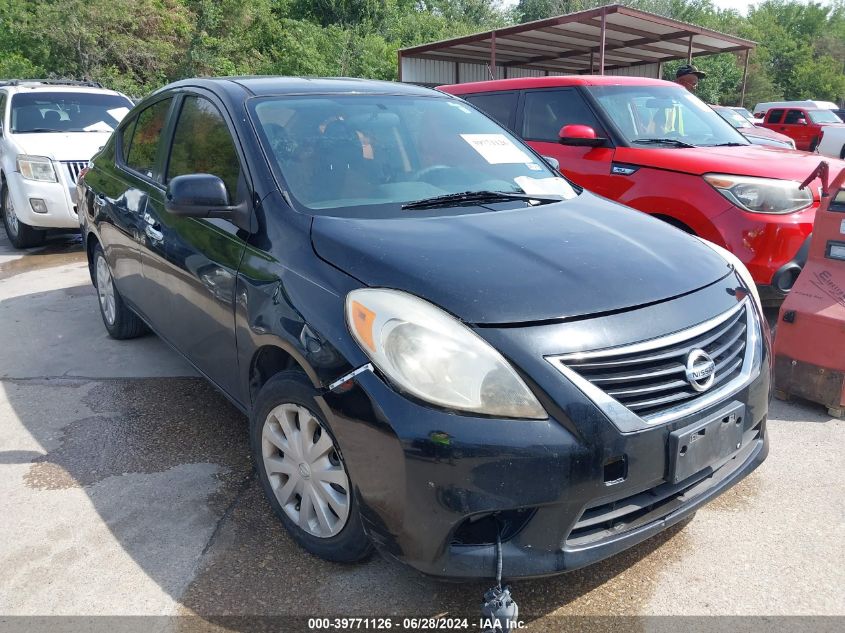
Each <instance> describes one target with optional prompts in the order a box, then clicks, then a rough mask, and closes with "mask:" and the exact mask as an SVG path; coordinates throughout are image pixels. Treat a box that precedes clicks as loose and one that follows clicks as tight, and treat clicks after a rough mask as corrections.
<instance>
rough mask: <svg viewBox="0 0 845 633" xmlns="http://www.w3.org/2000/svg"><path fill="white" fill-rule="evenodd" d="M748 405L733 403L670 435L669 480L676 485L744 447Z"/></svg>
mask: <svg viewBox="0 0 845 633" xmlns="http://www.w3.org/2000/svg"><path fill="white" fill-rule="evenodd" d="M744 417H745V405H743V404H739V403H737V404H734V405H731V406H728V407H725V408H723V409H722V410H721V411H719V412H718V413H716V414H714V415H712V416H709V417H707V418H706V419H705V420H702V421H701V422H697V423H696V424H693V425H691V426H687V427H684V428H682V429H678V430H677V431H673V432H672V433H670V434H669V481H671V482H672V483H673V484H676V483H678V482H681V481H683V480H684V479H686V478H687V477H690V476H692V475H694V474H695V473H697V472H699V471H700V470H703V469H704V468H707V466H709V465H710V464H713V463H714V462H717V461H719V460H720V459H722V458H725V457H728V456H729V455H731V454H733V453H735V452H736V451H737V450H739V448H740V447H741V446H742V429H743V427H744V423H743V420H744Z"/></svg>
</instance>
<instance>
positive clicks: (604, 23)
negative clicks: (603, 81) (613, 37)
mask: <svg viewBox="0 0 845 633" xmlns="http://www.w3.org/2000/svg"><path fill="white" fill-rule="evenodd" d="M606 35H607V12H606V11H604V10H602V12H601V42H600V43H599V74H600V75H603V74H604V40H605V36H606Z"/></svg>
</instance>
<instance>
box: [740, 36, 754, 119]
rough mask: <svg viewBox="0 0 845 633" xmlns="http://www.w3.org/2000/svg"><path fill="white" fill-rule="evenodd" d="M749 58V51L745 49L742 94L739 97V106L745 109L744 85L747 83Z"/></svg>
mask: <svg viewBox="0 0 845 633" xmlns="http://www.w3.org/2000/svg"><path fill="white" fill-rule="evenodd" d="M749 57H751V49H748V48H746V49H745V67H744V68H743V69H742V92H741V96H740V97H739V106H740V107H741V108H744V107H745V85H746V83H747V82H748V58H749Z"/></svg>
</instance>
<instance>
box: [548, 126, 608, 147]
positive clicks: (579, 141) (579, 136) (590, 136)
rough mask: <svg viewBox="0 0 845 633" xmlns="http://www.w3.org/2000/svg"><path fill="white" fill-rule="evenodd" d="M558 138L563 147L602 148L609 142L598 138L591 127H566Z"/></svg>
mask: <svg viewBox="0 0 845 633" xmlns="http://www.w3.org/2000/svg"><path fill="white" fill-rule="evenodd" d="M558 136H559V137H560V142H561V144H563V145H575V146H581V147H600V146H602V145H604V144H605V142H607V139H605V138H601V137H599V136H596V131H595V130H594V129H593V128H591V127H590V126H589V125H564V126H563V127H562V128H560V132H558Z"/></svg>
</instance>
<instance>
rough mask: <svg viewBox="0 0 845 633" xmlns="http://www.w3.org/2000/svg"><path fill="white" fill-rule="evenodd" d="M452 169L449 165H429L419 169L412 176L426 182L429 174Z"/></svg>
mask: <svg viewBox="0 0 845 633" xmlns="http://www.w3.org/2000/svg"><path fill="white" fill-rule="evenodd" d="M451 169H453V168H452V167H449V165H431V166H430V167H426V168H425V169H421V170H419V171H418V172H417V175H416V176H415V177H414V180H423V181H426V182H427V176H430V175H431V174H437V173H441V172H446V171H449V170H451Z"/></svg>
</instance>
